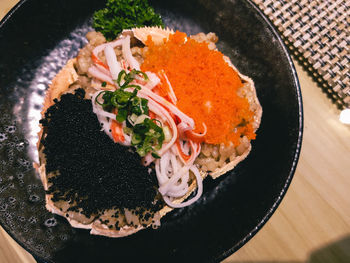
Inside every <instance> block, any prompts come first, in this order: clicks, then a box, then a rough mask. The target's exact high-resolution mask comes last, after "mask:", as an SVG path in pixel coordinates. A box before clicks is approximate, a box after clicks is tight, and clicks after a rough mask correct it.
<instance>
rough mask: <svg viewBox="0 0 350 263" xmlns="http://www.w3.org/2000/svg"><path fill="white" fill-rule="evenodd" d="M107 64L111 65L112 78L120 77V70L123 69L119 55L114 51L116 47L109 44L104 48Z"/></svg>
mask: <svg viewBox="0 0 350 263" xmlns="http://www.w3.org/2000/svg"><path fill="white" fill-rule="evenodd" d="M104 52H105V56H106V60H107V65H108V67H109V71H110V72H111V75H112V79H113V80H116V79H118V75H119V72H120V71H121V70H122V68H121V66H120V64H119V62H118V60H117V56H116V54H115V52H114V49H113V47H112V46H110V45H108V46H106V47H105V49H104Z"/></svg>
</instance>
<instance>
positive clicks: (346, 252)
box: [226, 235, 350, 263]
mask: <svg viewBox="0 0 350 263" xmlns="http://www.w3.org/2000/svg"><path fill="white" fill-rule="evenodd" d="M226 263H304V262H302V261H236V260H233V261H226ZM305 263H350V235H349V236H347V237H345V238H343V239H340V240H339V241H336V242H334V243H331V244H329V245H327V246H324V247H321V248H319V249H317V250H315V251H313V252H312V253H311V254H310V256H309V258H308V260H306V262H305Z"/></svg>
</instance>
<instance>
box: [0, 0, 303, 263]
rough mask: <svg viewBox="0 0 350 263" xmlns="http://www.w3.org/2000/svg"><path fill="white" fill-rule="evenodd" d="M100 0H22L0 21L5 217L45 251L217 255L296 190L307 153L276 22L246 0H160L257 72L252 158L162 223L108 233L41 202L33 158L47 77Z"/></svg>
mask: <svg viewBox="0 0 350 263" xmlns="http://www.w3.org/2000/svg"><path fill="white" fill-rule="evenodd" d="M103 5H104V1H85V0H75V1H68V0H61V1H45V0H37V1H29V0H28V1H22V2H21V3H20V5H18V6H17V10H16V11H14V12H11V13H10V14H9V15H8V16H7V17H6V18H5V19H4V20H3V21H2V22H1V24H0V50H2V51H3V55H2V59H1V63H0V110H1V113H2V114H1V116H0V211H1V213H0V223H1V225H2V226H3V227H4V228H5V229H6V231H7V232H8V233H9V234H10V235H11V236H12V237H13V238H15V239H16V240H17V241H18V242H19V243H20V244H21V245H22V246H23V247H24V248H26V249H27V250H28V251H30V252H31V253H32V254H33V255H34V256H36V257H37V258H38V259H39V260H43V261H45V262H65V261H66V260H67V258H70V259H71V260H72V261H73V260H76V261H77V260H78V261H83V262H92V261H95V260H100V261H102V262H103V261H111V260H114V259H119V260H121V261H123V259H124V260H129V261H130V260H137V259H148V258H150V259H156V260H159V261H164V262H171V261H174V262H175V261H179V260H186V261H189V260H192V261H193V260H194V261H196V262H197V261H218V260H221V259H223V258H224V257H226V256H228V255H229V254H230V253H233V252H234V251H236V250H237V249H238V248H240V247H241V246H242V245H243V244H245V243H246V242H247V241H248V240H249V239H250V238H251V237H252V236H253V235H254V234H255V233H256V232H257V231H258V230H259V229H260V228H261V227H262V225H263V224H264V223H265V222H266V221H267V220H268V218H269V217H270V216H271V215H272V213H273V211H274V210H275V209H276V207H277V206H278V204H279V203H280V200H281V198H282V197H283V195H284V193H285V191H286V190H287V188H288V185H289V183H290V180H291V178H292V176H293V173H294V170H295V166H296V162H297V160H298V156H299V150H300V146H301V137H302V106H301V95H300V89H299V84H298V80H297V76H296V73H295V69H294V67H293V64H292V62H291V60H290V57H289V56H288V54H287V52H286V49H285V48H284V46H283V44H282V42H281V40H280V38H279V37H278V35H277V33H276V32H275V30H274V29H273V28H272V27H271V26H270V25H269V24H268V22H267V20H266V19H265V18H264V17H263V15H262V14H261V13H260V12H259V11H258V10H257V9H256V7H255V6H254V5H253V4H252V3H251V2H249V1H226V0H220V1H210V0H193V1H184V0H181V1H152V5H153V6H155V8H156V10H157V11H159V12H160V13H161V14H162V16H163V18H164V21H165V24H166V26H168V27H170V28H174V29H178V30H180V31H185V32H187V33H189V34H195V33H198V32H215V33H216V34H217V35H218V36H219V45H218V47H219V50H220V51H222V52H223V53H225V54H226V55H228V56H229V57H230V58H231V60H232V62H233V64H234V65H235V66H236V67H237V68H238V69H239V70H240V71H241V73H243V74H245V75H248V76H249V77H251V78H252V79H253V80H254V82H255V85H256V90H257V94H258V97H259V100H260V102H261V104H262V107H263V117H262V122H261V126H260V128H259V130H258V132H257V139H256V141H254V142H253V145H252V146H253V149H252V152H251V153H250V155H249V156H248V158H247V159H246V160H245V161H243V162H242V163H241V164H239V165H238V167H236V168H235V169H234V170H233V171H231V172H229V173H227V174H226V175H223V176H222V177H220V178H219V179H217V180H212V179H209V178H208V179H206V180H205V182H204V193H203V196H202V198H201V199H200V200H199V201H198V202H197V203H196V204H194V205H192V206H190V207H186V208H183V209H177V210H175V211H173V212H171V213H170V214H168V215H167V216H166V217H164V218H163V219H162V226H161V228H159V229H157V230H144V231H141V232H139V233H137V234H135V235H132V236H130V237H126V238H121V239H111V238H105V237H99V236H91V235H89V232H88V231H86V230H79V229H73V228H71V227H70V226H69V224H68V223H67V222H66V221H65V219H63V218H60V217H59V216H54V215H52V214H50V213H49V212H47V211H46V210H45V200H44V190H43V188H42V186H41V183H40V180H39V179H38V176H37V173H36V172H35V170H34V169H33V167H32V163H33V162H35V161H37V152H36V141H37V135H36V134H37V132H38V131H39V128H38V121H39V119H40V111H41V105H42V102H43V98H44V94H45V90H46V89H47V88H48V84H49V83H50V80H51V79H52V78H53V77H54V76H55V74H56V73H57V72H58V71H59V70H60V68H61V67H62V66H63V65H64V64H65V63H66V62H67V60H68V59H69V58H72V57H74V56H76V55H77V52H78V49H79V48H81V47H83V46H84V45H85V44H86V40H85V38H84V36H85V34H86V33H87V32H88V31H89V30H91V16H92V13H93V12H94V11H95V10H97V9H99V8H101V7H103Z"/></svg>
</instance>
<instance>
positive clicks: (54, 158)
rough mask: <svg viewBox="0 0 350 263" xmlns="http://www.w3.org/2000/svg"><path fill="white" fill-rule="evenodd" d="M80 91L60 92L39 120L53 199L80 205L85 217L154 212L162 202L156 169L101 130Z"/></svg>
mask: <svg viewBox="0 0 350 263" xmlns="http://www.w3.org/2000/svg"><path fill="white" fill-rule="evenodd" d="M84 96H85V91H84V90H83V89H77V90H76V91H75V93H74V94H65V95H62V97H61V99H60V100H59V101H58V100H57V99H56V100H55V101H54V102H55V104H54V105H53V106H51V107H50V108H49V109H48V110H47V111H46V113H45V118H43V119H42V120H40V123H41V124H42V126H43V128H44V136H43V138H42V140H41V143H42V145H43V146H44V151H43V153H44V154H45V158H46V173H47V174H49V173H51V174H52V173H53V172H56V175H55V176H52V177H49V179H48V181H49V183H50V184H51V185H50V187H49V189H48V191H47V193H49V194H53V197H52V201H54V202H57V201H59V200H64V201H68V202H69V203H70V204H71V207H70V209H69V210H72V211H81V209H82V211H81V212H82V213H83V214H85V215H86V216H88V217H89V216H91V215H94V214H101V213H102V212H103V211H105V210H106V209H112V208H120V209H123V208H127V209H136V208H140V207H142V208H144V209H147V210H149V211H153V212H155V211H158V210H159V209H160V208H161V206H162V201H161V198H157V195H158V192H157V187H158V184H157V179H156V176H155V172H154V169H150V167H144V166H143V165H142V164H141V158H140V156H139V155H138V154H137V153H135V152H134V151H133V150H132V149H131V148H129V147H125V146H122V145H120V144H116V143H114V142H113V141H112V140H111V139H110V138H109V137H108V135H107V134H106V133H105V132H104V131H101V126H100V123H99V121H98V119H97V117H96V115H95V114H94V113H93V111H92V104H91V100H87V99H84ZM57 172H58V173H57Z"/></svg>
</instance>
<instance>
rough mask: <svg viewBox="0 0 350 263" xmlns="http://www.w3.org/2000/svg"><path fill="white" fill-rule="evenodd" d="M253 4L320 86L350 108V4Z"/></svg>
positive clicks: (273, 0)
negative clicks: (272, 25) (270, 22)
mask: <svg viewBox="0 0 350 263" xmlns="http://www.w3.org/2000/svg"><path fill="white" fill-rule="evenodd" d="M253 1H254V2H255V4H256V5H257V6H258V7H259V8H260V9H261V10H262V11H263V12H264V13H265V15H266V16H267V17H268V18H269V19H270V20H271V21H272V22H273V24H274V25H275V27H276V28H277V29H278V30H279V32H280V33H281V36H282V38H283V40H284V42H285V44H286V45H287V47H288V48H289V50H290V52H291V54H293V56H294V57H295V58H296V59H297V60H298V61H299V62H300V63H301V64H302V65H303V67H304V68H305V69H306V70H307V71H308V72H309V73H310V75H311V76H312V77H313V79H314V80H315V81H316V82H317V83H318V84H319V86H321V87H322V88H323V90H324V91H326V92H327V93H328V95H329V96H330V97H331V98H332V99H333V101H334V102H335V103H336V104H337V105H338V106H339V107H340V108H344V107H350V52H349V49H350V0H286V1H284V0H253Z"/></svg>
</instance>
